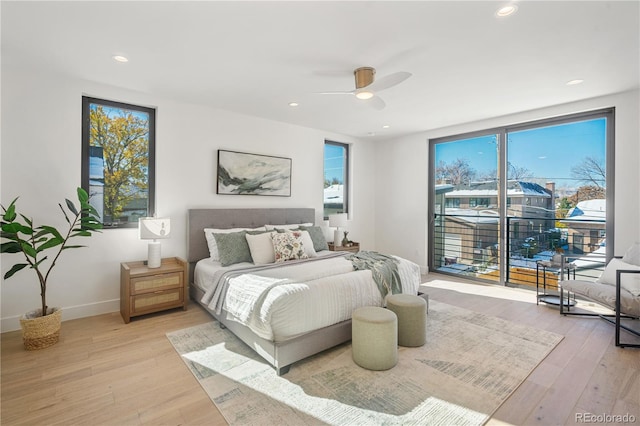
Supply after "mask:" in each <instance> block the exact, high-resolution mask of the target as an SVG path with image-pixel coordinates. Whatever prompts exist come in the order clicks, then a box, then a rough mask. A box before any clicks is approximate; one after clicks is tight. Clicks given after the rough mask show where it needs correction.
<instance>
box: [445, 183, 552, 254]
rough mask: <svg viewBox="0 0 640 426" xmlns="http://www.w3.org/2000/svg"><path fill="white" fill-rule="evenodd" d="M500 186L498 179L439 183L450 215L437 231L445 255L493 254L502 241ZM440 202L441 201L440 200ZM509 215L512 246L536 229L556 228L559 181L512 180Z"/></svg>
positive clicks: (447, 214)
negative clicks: (463, 182)
mask: <svg viewBox="0 0 640 426" xmlns="http://www.w3.org/2000/svg"><path fill="white" fill-rule="evenodd" d="M497 186H498V183H497V182H495V181H490V182H470V183H468V184H462V185H455V186H453V185H448V184H440V185H436V197H439V198H437V200H441V201H440V202H441V203H444V214H445V215H446V221H445V224H444V226H443V228H441V229H442V231H441V232H440V235H439V236H438V235H436V244H439V243H440V244H442V246H443V247H442V253H443V256H442V257H443V258H444V257H446V258H458V259H464V260H465V261H467V262H469V261H472V262H486V261H487V260H488V259H490V258H491V257H492V250H493V246H494V245H495V244H496V243H497V242H498V224H499V218H498V187H497ZM438 205H441V204H438V202H436V206H438ZM439 210H440V211H442V210H443V209H442V208H440V209H439ZM436 214H441V213H440V212H439V211H437V212H436ZM507 216H508V217H509V237H510V240H511V247H517V246H519V244H520V243H521V242H522V241H524V239H525V238H527V237H529V236H530V235H531V234H533V233H542V232H543V231H546V230H548V229H551V228H554V227H555V183H553V182H548V183H547V184H546V188H545V187H542V186H540V185H538V184H537V183H534V182H525V181H520V180H510V181H509V182H508V183H507Z"/></svg>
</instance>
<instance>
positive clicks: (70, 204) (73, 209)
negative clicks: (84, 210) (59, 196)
mask: <svg viewBox="0 0 640 426" xmlns="http://www.w3.org/2000/svg"><path fill="white" fill-rule="evenodd" d="M64 201H66V203H67V208H68V209H69V211H71V213H73V214H74V215H76V216H77V215H78V210H77V209H76V206H75V204H73V201H71V200H70V199H68V198H65V200H64Z"/></svg>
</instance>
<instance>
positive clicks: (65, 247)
mask: <svg viewBox="0 0 640 426" xmlns="http://www.w3.org/2000/svg"><path fill="white" fill-rule="evenodd" d="M82 247H86V246H77V245H76V246H64V248H63V249H62V250H66V249H74V248H82Z"/></svg>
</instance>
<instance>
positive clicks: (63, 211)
mask: <svg viewBox="0 0 640 426" xmlns="http://www.w3.org/2000/svg"><path fill="white" fill-rule="evenodd" d="M58 206H60V210H62V214H63V215H64V218H65V219H66V221H67V223H68V224H69V225H71V221H70V220H69V216H67V212H66V211H65V210H64V208H63V207H62V204H60V203H58Z"/></svg>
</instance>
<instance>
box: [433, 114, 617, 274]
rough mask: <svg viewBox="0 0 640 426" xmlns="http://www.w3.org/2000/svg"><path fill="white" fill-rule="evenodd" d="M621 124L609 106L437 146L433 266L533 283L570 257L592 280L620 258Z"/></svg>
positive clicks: (461, 137)
mask: <svg viewBox="0 0 640 426" xmlns="http://www.w3.org/2000/svg"><path fill="white" fill-rule="evenodd" d="M613 120H614V111H613V110H612V109H611V110H602V111H595V112H590V113H584V114H576V115H572V116H566V117H560V118H555V119H550V120H544V121H538V122H533V123H525V124H521V125H516V126H510V127H507V128H503V129H490V130H487V131H484V132H478V133H474V134H465V135H457V136H452V137H447V138H441V139H436V140H431V141H430V154H431V155H430V158H431V164H430V168H431V170H430V176H431V185H430V191H431V192H430V200H431V202H430V206H429V209H430V217H431V220H430V227H429V232H430V235H429V255H430V258H429V267H430V270H434V271H438V272H443V273H449V274H459V275H464V276H466V277H470V278H475V279H479V280H484V281H486V280H489V281H498V282H501V283H507V282H508V283H512V284H522V285H533V286H535V283H536V279H537V272H536V271H537V270H536V266H537V264H538V262H539V261H550V260H551V259H552V258H553V255H554V254H557V253H562V254H564V255H565V256H569V257H571V258H572V259H573V260H574V262H575V264H576V265H578V267H577V272H578V274H580V275H583V276H584V277H586V278H588V279H594V278H595V277H597V276H599V274H600V272H601V271H602V267H603V265H604V262H605V261H606V260H607V259H608V258H610V257H611V256H612V253H611V250H607V247H612V238H613V220H612V219H611V218H612V217H613V175H612V174H611V173H610V174H607V170H613V158H614V157H613V147H614V143H613V139H614V132H613V129H614V127H613Z"/></svg>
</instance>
